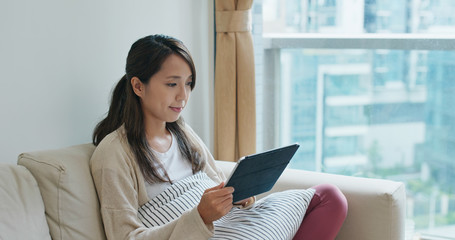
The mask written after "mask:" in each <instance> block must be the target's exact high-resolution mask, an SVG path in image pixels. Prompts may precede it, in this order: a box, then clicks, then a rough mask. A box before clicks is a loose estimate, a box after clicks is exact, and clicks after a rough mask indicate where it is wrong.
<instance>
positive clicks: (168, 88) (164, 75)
mask: <svg viewBox="0 0 455 240" xmlns="http://www.w3.org/2000/svg"><path fill="white" fill-rule="evenodd" d="M192 77H193V75H192V72H191V69H190V67H189V65H188V64H187V62H186V61H185V60H184V59H183V58H182V57H180V56H179V55H176V54H172V55H170V56H169V57H168V58H167V59H166V60H165V61H164V62H163V64H162V65H161V69H160V70H159V71H158V72H157V73H155V74H154V75H153V76H152V77H151V78H150V81H149V82H148V84H142V86H141V87H142V90H141V91H140V92H139V94H138V92H137V91H136V90H135V92H136V94H137V95H138V96H139V97H140V98H141V103H142V110H143V112H144V115H145V116H144V117H145V120H146V121H157V122H158V123H161V122H175V121H177V119H178V118H179V117H180V114H181V112H182V110H183V108H184V107H185V106H186V104H187V103H188V99H189V97H190V93H191V84H192V81H193V78H192ZM133 84H134V83H133ZM133 88H135V86H134V85H133Z"/></svg>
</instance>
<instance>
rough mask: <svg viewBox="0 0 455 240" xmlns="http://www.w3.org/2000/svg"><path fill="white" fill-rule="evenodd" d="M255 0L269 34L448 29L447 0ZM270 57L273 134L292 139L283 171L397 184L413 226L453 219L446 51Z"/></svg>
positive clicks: (306, 52)
mask: <svg viewBox="0 0 455 240" xmlns="http://www.w3.org/2000/svg"><path fill="white" fill-rule="evenodd" d="M256 5H258V6H260V7H261V10H262V12H261V14H262V16H263V22H262V23H261V24H262V25H261V27H262V29H263V32H264V33H266V34H267V33H274V34H275V36H278V35H279V33H283V34H285V33H286V34H288V33H318V34H359V35H362V34H369V33H374V34H453V33H455V15H454V14H452V13H453V12H455V1H448V0H446V1H444V0H439V1H436V0H434V1H431V0H407V1H394V0H381V1H379V0H378V1H375V0H343V1H336V0H330V1H329V0H317V1H316V0H306V1H300V0H289V1H284V0H281V1H280V0H263V1H257V3H256ZM423 36H425V35H423ZM274 56H275V57H277V58H279V59H278V60H276V62H279V64H280V72H279V73H280V74H279V78H280V80H279V82H280V83H279V87H280V90H279V91H277V92H278V93H279V94H278V95H279V96H277V97H276V99H277V100H276V101H277V105H278V106H283V107H281V108H278V111H279V113H276V114H277V115H279V116H280V117H279V118H278V120H277V121H278V125H279V126H280V128H279V131H278V132H279V134H278V136H275V137H276V138H278V139H279V141H277V142H279V144H285V143H291V142H299V143H300V144H301V148H300V149H299V151H298V152H297V154H296V156H295V157H294V159H295V161H292V162H291V167H292V168H299V169H306V170H318V171H324V172H331V173H339V174H346V175H354V176H365V177H378V178H387V179H392V180H398V181H403V182H405V183H406V186H407V194H408V210H407V215H408V217H409V219H412V222H413V225H415V228H416V229H430V230H431V229H434V228H437V227H438V226H451V225H455V159H454V156H455V147H454V146H455V126H454V125H455V124H453V122H455V111H453V108H452V106H455V97H454V95H455V94H454V93H455V79H454V78H455V75H454V73H455V66H454V64H455V52H454V51H451V50H450V51H435V50H407V49H395V48H394V47H391V48H384V49H355V48H349V49H347V48H344V47H340V48H336V47H333V46H330V47H327V48H304V47H302V48H295V47H293V48H283V49H281V50H280V51H279V54H278V55H274ZM266 57H267V56H266ZM265 74H266V73H264V75H265ZM261 76H262V74H261ZM284 106H285V107H284ZM259 112H260V111H259ZM261 113H262V112H261Z"/></svg>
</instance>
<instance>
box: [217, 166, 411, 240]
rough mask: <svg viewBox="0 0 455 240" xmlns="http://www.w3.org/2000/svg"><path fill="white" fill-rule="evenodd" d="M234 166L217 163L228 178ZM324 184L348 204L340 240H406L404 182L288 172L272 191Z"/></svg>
mask: <svg viewBox="0 0 455 240" xmlns="http://www.w3.org/2000/svg"><path fill="white" fill-rule="evenodd" d="M234 165H235V164H234V163H233V162H224V161H217V166H218V167H220V168H221V169H222V170H223V172H224V173H225V175H226V176H229V173H230V172H231V170H232V169H233V167H234ZM322 183H329V184H333V185H336V186H338V187H339V188H340V189H341V191H342V192H343V193H344V195H345V196H346V199H347V200H348V208H349V210H348V215H347V217H346V220H345V222H344V224H343V227H342V228H341V230H340V233H339V234H338V236H337V239H340V240H344V239H350V240H352V239H363V240H368V239H372V240H373V239H374V240H375V239H378V240H379V239H382V240H384V239H390V240H392V239H393V240H398V239H404V233H405V209H406V206H405V203H406V194H405V186H404V184H403V183H401V182H395V181H389V180H383V179H369V178H359V177H350V176H342V175H336V174H328V173H318V172H311V171H304V170H296V169H286V170H285V171H284V172H283V174H282V175H281V177H280V179H279V180H278V182H277V183H276V184H275V186H274V187H273V189H272V190H271V191H270V192H268V193H266V194H261V195H259V196H258V198H261V197H263V196H264V195H267V194H270V193H273V192H276V191H283V190H286V189H305V188H310V187H311V186H315V185H318V184H322Z"/></svg>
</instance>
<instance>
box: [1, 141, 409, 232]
mask: <svg viewBox="0 0 455 240" xmlns="http://www.w3.org/2000/svg"><path fill="white" fill-rule="evenodd" d="M93 150H94V146H93V145H91V144H83V145H77V146H72V147H68V148H63V149H57V150H49V151H39V152H31V153H24V154H21V155H20V156H19V159H18V165H13V164H0V180H1V181H0V199H1V200H0V202H1V207H0V239H8V240H10V239H65V240H69V239H105V235H104V231H103V225H102V221H101V218H100V213H99V206H98V200H97V195H96V192H95V188H94V185H93V182H92V177H91V175H90V170H89V159H90V156H91V154H92V152H93ZM218 165H219V167H221V168H222V169H223V171H224V172H226V173H229V172H230V170H231V169H232V167H233V163H230V162H221V161H220V162H218ZM320 183H333V184H335V185H337V186H338V187H339V188H340V189H341V190H342V191H343V193H344V194H345V195H346V197H347V199H348V202H349V211H348V216H347V219H346V221H345V223H344V225H343V227H342V229H341V232H340V233H339V236H338V237H337V239H346V240H356V239H359V240H368V239H371V240H376V239H377V240H379V239H381V240H386V239H394V240H395V239H404V232H405V231H404V219H405V187H404V184H402V183H400V182H393V181H386V180H378V179H364V178H356V177H347V176H340V175H333V174H324V173H316V172H309V171H301V170H292V169H287V170H286V171H285V172H284V173H283V175H282V176H281V178H280V180H279V182H278V183H277V185H276V186H275V187H274V189H273V190H272V191H271V192H273V191H280V190H283V189H291V188H308V187H310V186H312V185H316V184H320ZM259 197H261V196H259ZM321 224H324V223H321Z"/></svg>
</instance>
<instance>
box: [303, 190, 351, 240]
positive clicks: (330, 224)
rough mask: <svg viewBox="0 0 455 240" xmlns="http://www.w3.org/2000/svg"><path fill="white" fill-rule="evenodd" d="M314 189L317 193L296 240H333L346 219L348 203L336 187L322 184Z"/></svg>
mask: <svg viewBox="0 0 455 240" xmlns="http://www.w3.org/2000/svg"><path fill="white" fill-rule="evenodd" d="M312 188H313V189H315V190H316V192H315V194H314V196H313V199H312V200H311V202H310V205H309V206H308V209H307V211H306V214H305V217H304V218H303V221H302V224H300V228H299V230H297V233H296V234H295V236H294V239H295V240H302V239H305V240H306V239H317V240H329V239H330V240H333V239H335V237H336V235H337V234H338V231H340V228H341V225H343V222H344V219H345V218H346V214H347V212H348V202H347V201H346V198H345V196H344V195H343V193H342V192H341V191H340V189H338V188H337V187H336V186H334V185H330V184H321V185H317V186H314V187H312Z"/></svg>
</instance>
